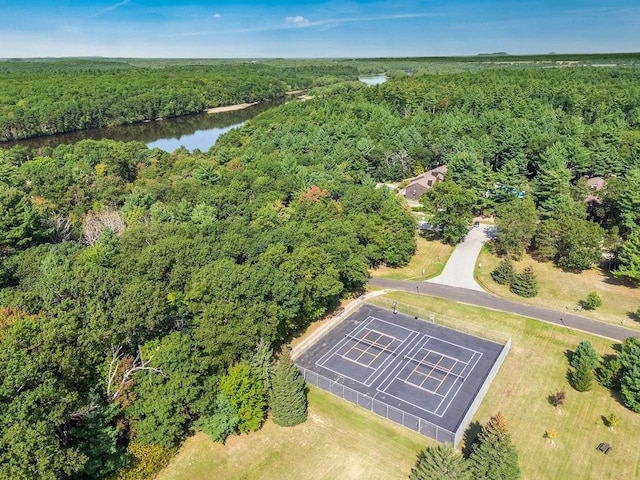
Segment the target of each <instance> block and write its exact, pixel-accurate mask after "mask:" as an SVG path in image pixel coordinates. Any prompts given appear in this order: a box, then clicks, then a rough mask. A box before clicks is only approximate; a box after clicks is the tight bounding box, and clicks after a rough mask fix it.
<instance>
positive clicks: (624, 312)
mask: <svg viewBox="0 0 640 480" xmlns="http://www.w3.org/2000/svg"><path fill="white" fill-rule="evenodd" d="M499 262H500V259H499V258H497V257H496V256H495V255H493V254H491V253H490V252H488V251H487V250H486V249H483V250H482V252H481V253H480V256H479V257H478V262H477V263H476V279H477V280H478V283H480V285H482V287H483V288H484V289H485V290H487V291H488V292H491V293H493V294H495V295H498V296H500V297H503V298H508V299H510V300H515V301H518V302H522V303H528V304H532V305H539V306H542V307H548V308H553V309H556V310H560V311H568V312H571V313H575V310H574V309H575V307H576V306H577V305H578V302H579V301H580V300H584V299H585V298H586V296H587V294H588V293H589V292H592V291H596V292H598V294H599V295H600V296H601V297H602V300H603V304H602V306H601V307H599V308H598V309H596V310H594V311H587V310H582V311H580V315H582V316H585V317H588V318H592V319H594V320H599V321H601V322H607V323H612V324H616V325H621V324H624V326H625V327H628V328H634V329H637V330H640V321H638V320H637V319H636V318H635V315H633V313H634V312H635V311H636V310H637V309H638V307H640V289H639V288H633V287H631V286H629V285H628V284H625V283H624V282H622V281H620V280H618V279H617V278H615V277H613V276H612V275H611V274H610V273H609V272H608V271H606V270H603V269H602V268H600V267H593V268H591V269H590V270H585V271H584V272H582V273H579V274H578V273H570V272H564V271H562V270H561V269H559V268H556V267H555V266H554V265H553V263H551V262H547V263H540V262H536V261H535V260H534V259H532V258H531V257H530V256H528V255H525V256H524V258H523V259H522V260H521V261H519V262H514V266H515V267H516V270H517V271H518V272H520V271H522V270H523V269H524V268H525V267H526V266H527V265H531V266H532V267H533V270H534V272H535V274H536V277H537V278H538V280H539V282H540V291H539V293H538V296H536V297H534V298H523V297H519V296H517V295H515V294H514V293H511V292H510V291H509V287H507V286H504V285H498V284H497V283H496V282H494V281H493V279H492V278H491V271H492V270H493V269H494V268H495V267H496V266H497V265H498V263H499ZM479 265H482V266H481V267H479ZM567 306H568V307H569V308H567Z"/></svg>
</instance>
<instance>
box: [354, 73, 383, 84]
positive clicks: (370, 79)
mask: <svg viewBox="0 0 640 480" xmlns="http://www.w3.org/2000/svg"><path fill="white" fill-rule="evenodd" d="M358 80H360V81H361V82H364V83H366V84H367V85H380V84H381V83H384V82H386V81H387V77H385V76H384V75H367V76H365V77H358Z"/></svg>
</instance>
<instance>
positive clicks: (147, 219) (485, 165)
mask: <svg viewBox="0 0 640 480" xmlns="http://www.w3.org/2000/svg"><path fill="white" fill-rule="evenodd" d="M201 68H202V69H204V70H201ZM207 68H209V67H189V69H191V70H192V72H193V73H192V75H187V74H186V72H187V70H188V69H187V70H184V71H180V72H178V71H176V72H175V73H176V77H175V78H183V79H186V82H187V83H189V84H194V83H197V82H196V80H197V79H198V78H199V77H198V74H199V72H202V71H206V69H207ZM216 68H217V67H216ZM225 68H226V67H225ZM244 68H245V66H244V65H233V66H230V67H229V69H230V71H231V70H233V69H237V70H236V72H237V71H239V70H242V69H244ZM260 68H262V67H260ZM265 68H266V67H265ZM266 69H267V70H268V68H266ZM120 70H122V71H125V72H126V71H128V69H127V68H123V69H119V70H117V72H116V71H115V70H113V71H108V72H107V73H108V75H111V76H113V77H114V79H115V78H118V76H119V74H120ZM136 71H138V70H136ZM169 71H171V70H170V69H169V70H168V69H155V70H154V72H156V73H155V74H154V75H158V76H159V77H162V76H163V75H164V76H166V75H167V72H169ZM91 75H93V73H91ZM131 75H132V77H131V78H137V77H136V74H135V73H132V74H131ZM18 76H19V75H18ZM62 77H64V75H62ZM159 77H154V76H153V75H152V76H151V77H150V79H149V80H145V81H148V82H151V83H153V81H155V80H153V79H154V78H159ZM119 78H120V83H123V84H124V82H123V79H126V78H128V77H126V76H124V77H119ZM265 78H266V77H264V76H263V77H261V79H262V80H264V79H265ZM165 79H166V80H171V81H173V79H169V78H165ZM632 79H633V72H632V71H629V70H626V69H611V70H606V71H605V70H596V69H592V70H577V69H576V70H571V71H568V70H540V71H533V70H525V71H514V70H509V71H505V72H498V71H486V72H478V73H473V74H471V73H464V74H460V75H450V76H446V75H434V76H419V77H418V76H416V77H410V78H407V79H399V80H397V81H391V82H388V83H386V84H383V85H381V86H378V87H373V88H362V87H360V86H356V85H354V84H344V85H342V86H341V87H340V88H337V87H336V88H335V89H327V90H326V94H324V95H321V96H319V97H318V98H316V99H315V100H313V101H311V102H293V103H290V104H287V105H283V106H281V107H277V108H274V109H271V110H269V111H267V112H264V113H263V114H261V115H259V116H257V117H255V118H254V119H252V120H250V121H248V122H247V123H246V124H245V125H244V126H243V127H242V128H240V129H236V130H233V131H231V132H229V133H228V134H226V135H224V136H223V137H221V138H220V140H219V141H218V143H217V144H216V146H214V147H213V148H212V149H210V150H209V151H208V152H199V151H197V152H194V153H192V154H190V153H189V152H187V151H186V150H184V149H178V150H176V151H175V152H172V153H167V152H163V151H161V150H159V149H154V150H149V149H148V148H147V147H146V146H145V145H144V144H143V143H140V142H129V143H118V142H113V141H107V140H103V141H99V142H97V141H90V140H87V141H82V142H79V143H77V144H74V145H62V146H59V147H56V148H46V147H45V148H42V149H41V150H40V151H38V152H33V151H29V150H28V149H25V148H14V149H11V150H7V151H2V152H0V304H1V305H2V306H3V310H2V312H1V314H0V371H1V373H0V379H1V381H0V406H1V407H2V408H0V412H1V413H0V426H1V428H0V431H2V432H6V434H3V435H2V437H1V438H0V459H1V461H0V472H1V473H2V475H3V476H7V477H8V478H34V477H42V478H59V477H64V478H82V477H87V476H89V477H93V478H106V477H109V476H111V475H114V474H115V473H116V472H118V471H121V472H124V471H126V470H123V469H122V467H123V466H124V465H125V464H127V465H129V467H127V468H132V467H131V466H132V465H139V466H140V468H141V469H142V468H143V465H140V459H142V458H156V459H158V460H157V461H158V462H160V463H161V461H162V460H163V459H166V457H167V455H170V453H171V452H172V451H173V450H172V449H174V448H175V447H176V446H178V445H179V444H180V442H181V441H182V439H183V438H184V437H185V435H187V434H189V432H192V431H193V430H194V429H201V430H203V431H206V432H208V433H209V434H210V435H212V436H215V435H219V434H220V432H221V431H222V432H223V433H224V432H234V431H245V428H246V429H252V428H254V426H255V425H259V424H260V421H257V422H255V421H252V422H249V423H248V424H246V427H245V426H243V427H242V430H241V429H240V428H241V427H240V425H242V423H241V420H242V419H241V418H239V416H240V415H239V413H240V412H239V410H238V409H239V407H240V405H241V400H242V399H237V398H230V396H229V394H230V392H231V391H232V390H234V388H235V387H231V386H229V385H244V386H246V387H247V392H254V390H253V389H257V390H255V391H262V392H263V394H264V384H263V386H262V390H260V388H259V385H258V383H259V382H257V381H256V379H255V375H256V374H255V370H252V367H251V364H252V359H253V357H254V354H255V352H256V347H257V345H258V344H259V342H260V340H261V339H262V340H263V341H264V342H266V343H267V344H268V345H269V348H273V349H275V350H279V349H280V348H281V347H282V346H283V345H285V344H286V342H287V341H288V340H289V339H290V338H291V336H292V335H293V334H294V332H298V331H302V330H304V329H305V328H306V327H307V326H308V325H309V323H310V322H312V321H314V320H316V319H318V318H320V317H321V316H322V315H324V314H325V313H326V312H328V311H331V309H332V308H334V307H335V306H336V305H337V304H338V302H339V301H340V299H341V298H343V297H344V296H347V295H350V294H352V293H354V292H358V291H360V290H361V289H362V288H363V285H364V284H365V282H366V279H367V270H368V269H369V268H370V267H372V266H376V265H379V264H387V265H391V266H393V265H402V264H404V263H406V262H407V261H408V260H409V259H410V257H411V255H412V254H413V252H414V250H415V240H414V232H415V220H414V218H413V216H412V215H411V213H410V212H409V211H408V210H407V209H406V207H403V205H402V201H401V200H400V199H399V198H398V196H397V195H396V193H395V192H393V191H391V190H389V189H388V188H385V187H377V184H378V183H380V182H392V181H402V180H403V179H406V178H407V177H411V176H413V175H416V174H419V173H421V172H423V171H425V170H428V169H429V168H433V167H435V166H438V165H441V164H447V165H448V166H449V173H448V177H449V178H448V180H447V181H445V182H443V183H441V184H437V185H436V188H434V189H432V191H433V192H435V193H434V194H433V195H435V194H438V195H441V196H442V198H441V199H439V201H440V200H441V201H442V202H441V203H440V204H439V205H440V208H438V209H436V210H437V211H434V214H435V213H438V212H439V213H446V212H447V211H448V210H449V208H451V212H450V213H452V214H453V215H452V216H453V217H456V216H457V217H461V218H465V216H467V215H470V214H471V212H483V211H486V212H490V211H495V212H496V215H497V217H498V221H501V220H500V219H501V218H503V219H506V218H512V217H513V218H514V219H515V220H514V221H513V222H511V223H513V225H522V232H524V233H522V232H520V233H519V234H518V235H515V237H514V238H515V240H514V238H506V237H505V238H502V239H499V240H500V241H501V242H503V243H502V245H503V247H502V248H505V251H508V252H513V253H514V254H516V253H517V252H518V251H520V250H521V249H522V248H525V247H528V246H529V245H530V242H531V238H532V237H531V236H530V235H533V238H535V232H537V231H538V229H541V228H542V229H546V230H541V231H545V232H547V233H545V235H544V236H542V235H540V237H539V238H540V243H539V244H536V248H540V251H541V255H542V254H544V255H546V256H547V258H551V259H553V260H554V261H556V262H558V264H559V265H561V266H563V267H564V266H565V265H566V266H568V267H572V265H573V261H574V259H578V260H581V259H582V258H583V257H586V256H587V255H586V253H589V252H590V251H591V250H590V249H587V250H585V252H586V253H584V252H583V251H582V250H580V249H581V248H584V247H583V245H582V243H581V242H574V243H575V247H574V243H572V242H573V240H575V239H576V238H580V239H582V238H589V239H591V238H592V237H596V238H598V235H602V238H609V239H610V240H611V245H616V242H617V245H619V246H621V248H622V249H624V248H625V247H622V245H624V246H626V245H628V244H629V242H630V240H631V239H633V238H636V237H635V236H634V235H636V234H635V233H634V232H636V231H637V225H638V223H639V222H640V220H639V218H638V216H637V212H638V211H640V209H637V208H635V207H634V205H636V203H634V202H637V198H636V196H637V192H638V191H639V190H640V185H638V178H640V177H638V176H637V173H634V172H637V168H638V166H640V165H639V157H638V153H639V151H640V149H639V143H638V142H639V136H638V135H637V126H638V124H637V122H636V120H635V117H634V115H635V114H634V112H635V110H636V109H637V105H638V86H637V85H636V83H637V82H633V81H632ZM67 80H68V79H67ZM262 80H261V81H262ZM107 83H108V82H107ZM114 83H117V82H115V80H114ZM161 83H162V82H161ZM169 83H171V82H169ZM205 83H206V82H205ZM599 85H600V86H599ZM122 88H125V89H126V88H128V87H127V86H126V85H123V87H122ZM563 98H564V100H563V101H560V99H563ZM594 102H596V103H597V106H596V107H594V106H593V103H594ZM2 118H4V116H3V117H2ZM596 168H598V169H600V170H596ZM596 173H598V174H602V175H604V177H606V178H605V179H606V187H605V188H604V189H603V190H601V191H598V192H595V193H594V192H592V191H590V190H586V189H585V182H586V180H584V175H592V174H596ZM614 175H615V176H614ZM500 187H504V188H500ZM514 191H515V194H514ZM521 191H522V192H526V193H525V195H524V196H523V198H520V197H519V192H521ZM590 195H593V196H594V197H596V198H598V199H599V202H596V203H593V204H588V203H586V202H585V200H587V197H589V196H590ZM445 207H446V208H445ZM457 209H459V210H457ZM511 210H513V212H511ZM456 212H457V213H456ZM460 212H461V213H460ZM510 215H511V216H512V217H510ZM534 217H535V222H530V221H529V220H530V219H533V218H534ZM523 219H524V220H523ZM538 219H539V220H540V222H539V225H538V224H537V223H538ZM531 223H534V226H535V225H537V226H536V228H535V232H534V233H533V234H531ZM543 225H544V227H543ZM567 225H568V226H571V228H570V229H569V231H570V232H572V233H571V234H570V235H568V236H563V235H564V227H566V226H567ZM519 228H520V227H519ZM444 231H446V230H444ZM448 231H450V232H451V233H455V232H456V231H458V229H457V228H451V229H449V230H448ZM502 231H504V232H508V231H509V229H508V228H502ZM596 231H597V232H599V233H598V234H597V235H596V234H594V233H593V232H596ZM605 233H606V235H605ZM547 239H552V240H549V241H547ZM543 240H544V241H547V243H543V242H542V241H543ZM451 241H455V237H454V236H453V237H451ZM589 248H590V247H589ZM576 249H577V250H576ZM558 252H562V254H559V253H558ZM621 252H622V253H621V254H620V256H619V258H620V259H622V258H624V250H621ZM561 258H567V260H566V261H567V262H568V263H560V262H561V260H560V259H561ZM629 258H632V257H629ZM562 261H563V262H564V261H565V260H562ZM577 265H578V266H579V265H581V264H579V263H578V264H577ZM621 265H624V263H622V260H621ZM629 265H631V267H633V265H634V264H633V263H630V264H629ZM631 267H629V268H631ZM79 359H81V361H79ZM247 365H248V366H247ZM252 372H254V373H252ZM284 376H286V375H284V374H283V377H284ZM259 378H262V380H263V381H267V380H268V378H265V377H264V376H263V377H259ZM247 379H249V380H247ZM251 379H253V380H251ZM270 381H271V382H272V385H273V382H274V381H275V377H273V378H271V380H270ZM249 387H250V388H249ZM272 388H273V387H272ZM249 397H251V398H262V400H261V401H260V402H258V403H257V406H255V411H258V412H260V413H261V414H262V415H264V413H265V412H266V409H267V408H271V409H272V410H273V408H274V407H275V408H276V409H277V408H279V407H278V406H275V405H276V404H278V402H275V403H273V402H272V404H271V405H269V403H268V402H269V398H270V397H269V396H268V395H267V396H266V397H265V396H262V397H260V395H257V397H256V396H252V395H249ZM284 403H285V404H287V403H291V402H288V401H285V402H284ZM278 405H279V406H281V405H282V403H280V404H278ZM252 408H253V407H252ZM252 408H250V409H249V410H252ZM243 411H244V409H243ZM251 418H253V417H251ZM245 420H247V421H248V420H249V419H245ZM242 421H244V420H242ZM123 475H124V473H123ZM132 475H134V474H132ZM123 478H125V477H123Z"/></svg>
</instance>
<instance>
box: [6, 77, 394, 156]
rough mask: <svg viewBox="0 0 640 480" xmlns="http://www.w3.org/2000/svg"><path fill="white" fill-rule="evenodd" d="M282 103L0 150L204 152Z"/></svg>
mask: <svg viewBox="0 0 640 480" xmlns="http://www.w3.org/2000/svg"><path fill="white" fill-rule="evenodd" d="M359 80H360V81H361V82H364V83H366V84H367V85H379V84H381V83H384V82H385V81H386V80H387V77H385V76H384V75H364V76H361V77H359ZM285 101H287V100H285V99H281V100H275V101H271V102H262V103H259V104H257V105H254V106H252V107H248V108H245V109H243V110H235V111H232V112H224V113H200V114H197V115H186V116H183V117H174V118H167V119H165V120H157V121H154V122H144V123H134V124H130V125H121V126H117V127H109V128H92V129H89V130H81V131H78V132H71V133H61V134H58V135H51V136H46V137H36V138H29V139H27V140H16V141H13V142H0V148H11V147H15V146H18V145H22V146H26V147H29V148H32V149H39V148H41V147H45V146H46V147H52V148H55V147H57V146H58V145H62V144H69V143H76V142H79V141H80V140H87V139H91V140H101V139H103V138H109V139H111V140H117V141H122V142H132V141H139V142H144V143H146V144H147V146H148V147H149V148H155V147H157V148H160V149H162V150H165V151H167V152H172V151H174V150H175V149H177V148H179V147H181V146H184V147H185V148H186V149H187V150H189V151H190V152H192V151H193V150H195V149H199V150H201V151H203V152H206V151H207V150H209V148H211V147H212V146H213V145H214V144H215V143H216V140H217V139H218V137H219V136H220V135H222V134H223V133H225V132H228V131H229V130H231V129H232V128H236V127H239V126H241V125H242V124H243V123H244V122H246V121H247V120H249V119H250V118H253V117H255V116H256V115H257V114H259V113H261V112H264V111H265V110H268V109H269V108H271V107H274V106H276V105H282V104H283V103H285Z"/></svg>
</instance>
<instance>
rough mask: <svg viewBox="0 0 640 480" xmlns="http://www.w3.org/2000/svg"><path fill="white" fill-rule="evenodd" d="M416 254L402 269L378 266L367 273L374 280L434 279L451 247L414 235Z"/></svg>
mask: <svg viewBox="0 0 640 480" xmlns="http://www.w3.org/2000/svg"><path fill="white" fill-rule="evenodd" d="M416 244H417V248H416V253H415V255H414V256H413V257H412V258H411V261H410V262H409V264H408V265H406V266H404V267H402V268H389V267H385V266H380V267H378V268H376V269H372V270H370V271H369V273H370V274H371V276H372V277H374V278H388V279H391V280H411V281H421V280H427V279H429V278H432V277H435V276H436V275H439V274H440V273H441V272H442V269H443V268H444V265H445V264H446V263H447V260H448V259H449V256H451V252H453V247H452V246H451V245H446V244H444V243H442V242H441V241H440V240H426V239H425V238H424V237H422V236H420V235H419V234H417V233H416Z"/></svg>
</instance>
